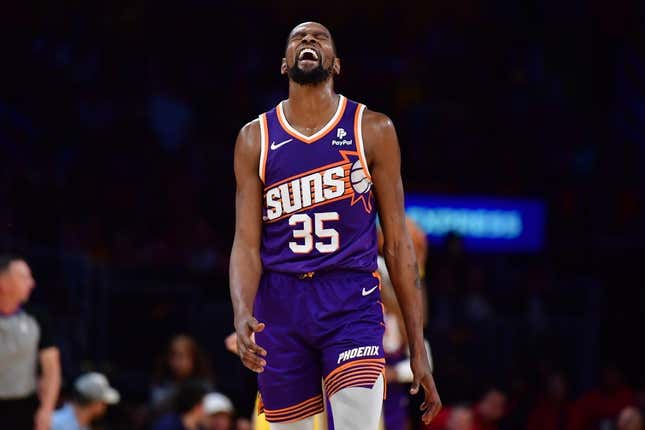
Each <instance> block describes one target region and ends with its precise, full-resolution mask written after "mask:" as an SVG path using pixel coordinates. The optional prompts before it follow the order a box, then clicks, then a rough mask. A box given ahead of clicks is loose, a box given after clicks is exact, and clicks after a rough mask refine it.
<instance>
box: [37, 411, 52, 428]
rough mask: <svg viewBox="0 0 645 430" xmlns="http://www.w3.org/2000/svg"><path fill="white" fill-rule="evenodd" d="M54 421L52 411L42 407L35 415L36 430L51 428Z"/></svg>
mask: <svg viewBox="0 0 645 430" xmlns="http://www.w3.org/2000/svg"><path fill="white" fill-rule="evenodd" d="M51 421H52V411H51V410H49V409H46V408H40V409H38V411H37V412H36V415H35V416H34V430H49V428H50V425H51Z"/></svg>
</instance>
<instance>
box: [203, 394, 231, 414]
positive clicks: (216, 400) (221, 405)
mask: <svg viewBox="0 0 645 430" xmlns="http://www.w3.org/2000/svg"><path fill="white" fill-rule="evenodd" d="M203 404H204V411H205V412H206V414H208V415H214V414H219V413H221V412H226V413H228V414H232V413H233V403H231V401H230V400H229V398H228V397H226V396H225V395H224V394H221V393H208V394H206V396H204V401H203Z"/></svg>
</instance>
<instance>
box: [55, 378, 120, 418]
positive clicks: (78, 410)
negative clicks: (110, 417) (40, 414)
mask: <svg viewBox="0 0 645 430" xmlns="http://www.w3.org/2000/svg"><path fill="white" fill-rule="evenodd" d="M118 402H119V393H118V392H117V391H116V390H115V389H114V388H112V387H110V384H109V383H108V380H107V378H106V377H105V376H104V375H102V374H100V373H94V372H93V373H86V374H84V375H81V376H80V377H79V378H78V379H77V380H76V382H75V383H74V395H73V398H72V401H71V402H70V403H67V404H66V405H65V406H63V407H62V408H61V409H59V410H58V411H56V412H55V413H54V416H53V419H52V430H89V427H90V424H91V423H92V422H93V421H95V420H97V419H99V418H101V417H102V416H103V415H105V413H106V412H107V407H108V405H114V404H116V403H118Z"/></svg>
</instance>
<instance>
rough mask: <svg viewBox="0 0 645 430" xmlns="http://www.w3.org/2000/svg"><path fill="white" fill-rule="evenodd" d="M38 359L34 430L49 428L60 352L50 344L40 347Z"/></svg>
mask: <svg viewBox="0 0 645 430" xmlns="http://www.w3.org/2000/svg"><path fill="white" fill-rule="evenodd" d="M39 359H40V369H41V375H40V384H39V385H40V389H39V395H40V408H39V409H38V412H37V413H36V417H35V421H36V422H35V424H36V430H49V427H50V425H51V415H52V412H53V411H54V409H55V408H56V402H57V401H58V393H59V392H60V385H61V370H60V353H59V352H58V348H56V347H55V346H51V347H48V348H44V349H41V350H40V352H39Z"/></svg>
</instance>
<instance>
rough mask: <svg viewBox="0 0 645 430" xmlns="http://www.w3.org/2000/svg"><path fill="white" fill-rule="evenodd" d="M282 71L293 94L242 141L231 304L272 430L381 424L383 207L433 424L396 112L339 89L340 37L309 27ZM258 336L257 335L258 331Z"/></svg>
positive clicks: (295, 34)
mask: <svg viewBox="0 0 645 430" xmlns="http://www.w3.org/2000/svg"><path fill="white" fill-rule="evenodd" d="M281 72H282V74H284V75H287V76H288V78H289V98H288V99H287V100H285V101H283V102H282V103H280V104H279V105H278V106H277V107H276V108H274V109H272V110H271V111H269V112H266V113H264V114H262V115H260V117H259V118H258V119H257V120H255V121H252V122H250V123H249V124H247V125H245V126H244V127H243V128H242V130H241V131H240V134H239V136H238V139H237V142H236V145H235V176H236V181H237V194H236V231H235V240H234V243H233V249H232V251H231V266H230V280H231V297H232V301H233V308H234V312H235V329H236V332H237V338H238V352H239V354H240V356H241V359H242V362H243V363H244V365H245V366H246V367H248V368H249V369H251V370H253V371H255V372H257V373H258V374H259V375H258V386H259V390H260V394H261V397H262V400H263V409H264V413H265V416H266V418H267V420H268V421H269V422H270V423H271V426H272V429H273V430H311V428H312V417H313V415H315V414H317V413H319V412H321V411H322V410H323V404H324V401H323V396H322V392H321V391H322V390H321V384H320V380H321V378H322V380H323V382H324V387H325V391H326V394H327V396H328V398H329V402H330V404H331V412H332V416H333V425H334V427H335V429H336V430H375V429H377V427H378V422H379V416H380V414H381V407H382V403H383V402H382V399H383V396H384V391H385V387H384V378H383V372H384V361H385V360H384V356H383V345H382V340H383V330H384V324H383V310H382V304H381V301H380V297H379V295H380V292H379V281H378V277H377V276H376V269H377V265H376V257H377V238H376V227H375V221H376V204H375V203H378V209H379V217H380V223H381V226H382V228H383V235H384V246H383V247H384V254H385V259H386V263H387V267H388V270H389V272H390V275H391V278H392V281H393V284H394V287H395V289H396V295H397V299H398V302H399V303H400V305H401V309H402V313H403V318H404V321H405V325H406V333H407V337H408V340H409V344H410V354H411V367H412V370H413V374H414V378H413V383H412V388H411V393H412V394H416V393H417V392H418V391H419V387H420V386H422V387H423V388H424V390H425V399H424V400H425V401H424V402H423V403H422V405H421V408H422V409H423V410H425V413H424V415H423V420H424V422H430V421H431V420H432V418H433V417H434V416H435V415H436V414H437V412H438V411H439V410H440V408H441V401H440V399H439V395H438V393H437V390H436V388H435V384H434V380H433V377H432V374H431V371H430V365H429V362H428V356H427V354H426V351H425V348H424V342H423V333H422V325H423V312H422V306H423V304H422V296H421V291H420V290H419V289H418V288H417V287H416V285H417V284H418V280H417V270H416V267H417V266H416V259H415V255H414V249H413V246H412V242H411V240H410V236H409V234H408V232H407V229H406V224H405V216H404V207H403V187H402V183H401V176H400V154H399V146H398V141H397V137H396V133H395V131H394V126H393V125H392V122H391V121H390V119H389V118H387V117H386V116H385V115H383V114H380V113H377V112H373V111H370V110H367V109H366V108H365V106H364V105H362V104H359V103H356V102H353V101H351V100H348V99H347V98H345V97H344V96H342V95H340V94H337V93H335V92H334V85H333V84H334V76H335V75H337V74H339V73H340V60H339V59H338V58H337V57H336V49H335V46H334V43H333V40H332V38H331V34H330V33H329V31H328V30H327V29H326V28H325V27H324V26H322V25H321V24H318V23H313V22H307V23H303V24H300V25H298V26H296V27H295V28H294V29H293V30H292V31H291V33H290V34H289V38H288V41H287V46H286V51H285V56H284V58H283V60H282V65H281ZM253 335H254V336H253Z"/></svg>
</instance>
